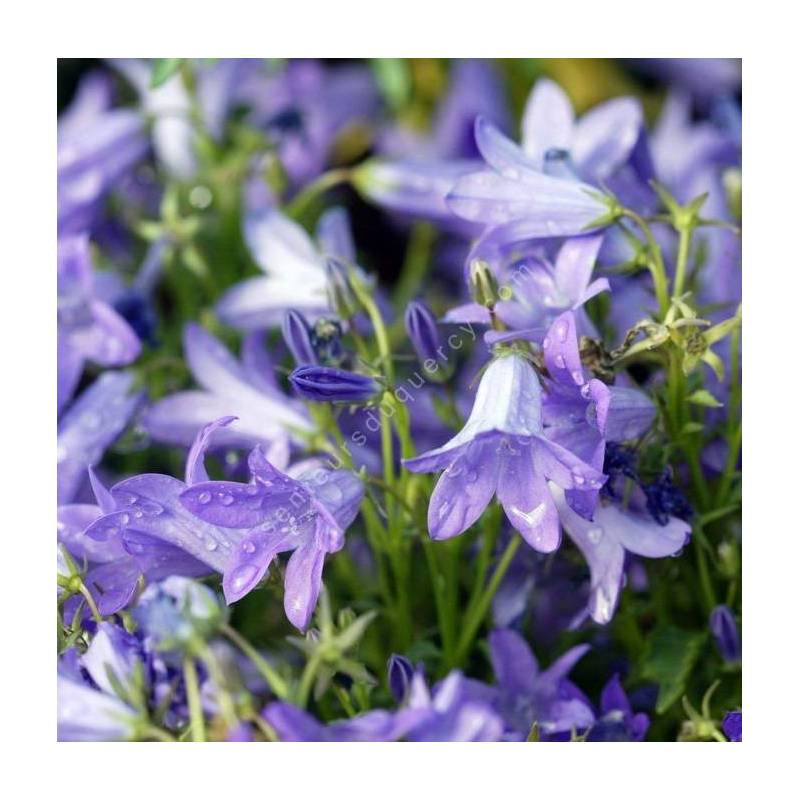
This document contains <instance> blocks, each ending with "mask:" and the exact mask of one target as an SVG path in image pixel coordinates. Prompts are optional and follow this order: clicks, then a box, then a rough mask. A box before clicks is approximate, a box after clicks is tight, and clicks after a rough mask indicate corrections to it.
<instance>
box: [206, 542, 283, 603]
mask: <svg viewBox="0 0 800 800" xmlns="http://www.w3.org/2000/svg"><path fill="white" fill-rule="evenodd" d="M296 543H297V542H296V537H294V536H293V535H292V534H276V533H274V532H273V531H270V532H265V531H262V530H254V531H250V533H248V534H246V535H245V536H244V538H243V539H242V540H241V542H239V544H238V545H237V547H236V548H235V550H234V552H233V555H232V556H231V559H230V561H229V563H228V564H227V566H226V568H225V571H224V573H223V576H222V590H223V592H224V593H225V600H226V602H227V603H229V604H230V603H234V602H236V601H237V600H239V599H240V598H242V597H244V596H245V595H246V594H247V593H248V592H250V591H251V590H252V589H253V588H254V587H255V586H256V584H257V583H258V582H259V581H260V580H261V579H262V578H263V577H264V574H265V573H266V571H267V568H268V567H269V565H270V564H271V563H272V560H273V559H274V558H275V556H276V555H277V554H278V553H281V552H283V551H284V550H291V549H292V548H293V547H294V546H295V545H296Z"/></svg>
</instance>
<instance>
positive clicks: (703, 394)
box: [687, 389, 722, 408]
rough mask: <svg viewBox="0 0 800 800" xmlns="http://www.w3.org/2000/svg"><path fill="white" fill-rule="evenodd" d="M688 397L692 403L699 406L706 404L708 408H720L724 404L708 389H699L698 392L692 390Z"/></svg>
mask: <svg viewBox="0 0 800 800" xmlns="http://www.w3.org/2000/svg"><path fill="white" fill-rule="evenodd" d="M687 399H688V400H689V402H690V403H695V404H696V405H698V406H706V407H708V408H720V406H722V403H720V402H719V400H717V398H716V397H714V395H713V394H711V392H709V391H708V390H707V389H698V390H697V391H696V392H692V393H691V394H690V395H689V397H688V398H687Z"/></svg>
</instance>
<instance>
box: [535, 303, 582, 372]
mask: <svg viewBox="0 0 800 800" xmlns="http://www.w3.org/2000/svg"><path fill="white" fill-rule="evenodd" d="M542 348H543V350H544V361H545V364H546V365H547V371H548V372H549V373H550V375H551V376H552V377H553V379H554V380H556V381H558V382H559V383H560V384H563V385H565V386H575V387H580V386H583V384H584V383H585V382H586V378H585V377H584V375H583V365H582V364H581V355H580V352H579V350H578V336H577V333H576V329H575V315H574V314H573V313H572V311H565V312H564V313H563V314H561V315H559V316H558V317H556V319H555V321H554V322H553V324H552V325H551V326H550V329H549V330H548V332H547V335H546V336H545V337H544V341H543V342H542Z"/></svg>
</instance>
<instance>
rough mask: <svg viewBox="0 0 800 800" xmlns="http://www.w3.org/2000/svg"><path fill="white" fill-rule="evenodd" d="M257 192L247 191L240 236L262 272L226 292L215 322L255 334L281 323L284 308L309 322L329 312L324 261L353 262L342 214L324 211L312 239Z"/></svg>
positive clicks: (344, 212)
mask: <svg viewBox="0 0 800 800" xmlns="http://www.w3.org/2000/svg"><path fill="white" fill-rule="evenodd" d="M260 192H261V189H260V187H255V188H252V189H248V190H247V191H246V198H247V199H246V206H247V212H246V215H245V219H244V236H245V240H246V242H247V245H248V247H249V248H250V252H251V254H252V256H253V259H254V260H255V262H256V264H257V265H258V267H259V268H260V269H261V270H262V271H263V272H264V273H265V274H264V275H262V276H259V277H256V278H246V279H245V280H243V281H241V282H240V283H237V284H236V285H235V286H232V287H231V288H230V289H228V290H227V291H226V292H225V293H224V294H223V295H222V297H221V298H220V300H219V302H218V303H217V313H218V314H219V317H220V319H221V320H222V321H223V322H225V323H226V324H228V325H232V326H233V327H236V328H240V329H242V330H258V329H261V328H269V327H275V326H277V325H280V323H281V321H282V319H283V315H284V312H285V311H286V310H287V309H289V308H294V309H297V310H298V311H301V312H302V313H303V314H305V315H306V316H307V317H308V318H309V319H310V320H313V319H314V318H316V317H317V316H319V315H321V314H324V313H326V312H330V311H333V310H334V309H331V308H330V305H329V301H328V292H327V290H328V275H327V272H326V263H327V259H328V258H329V257H335V258H338V259H339V260H340V261H343V262H344V263H346V264H350V265H354V264H355V258H356V255H355V247H354V245H353V240H352V236H351V234H350V223H349V220H348V217H347V212H346V211H345V210H344V209H341V208H332V209H329V210H328V211H326V212H325V213H324V214H323V215H322V216H321V217H320V220H319V222H318V223H317V231H316V241H314V240H312V239H311V237H310V236H309V235H308V234H307V233H306V232H305V230H304V229H303V228H302V227H301V226H300V225H298V224H297V223H296V222H294V221H293V220H291V219H290V218H289V217H288V216H286V215H285V214H283V212H281V211H279V210H278V209H277V208H276V207H275V206H274V205H272V204H271V203H270V202H268V201H266V200H265V199H264V198H263V197H261V196H260Z"/></svg>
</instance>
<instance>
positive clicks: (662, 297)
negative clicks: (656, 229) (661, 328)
mask: <svg viewBox="0 0 800 800" xmlns="http://www.w3.org/2000/svg"><path fill="white" fill-rule="evenodd" d="M622 216H624V217H627V218H628V219H630V220H632V221H633V222H635V223H636V225H637V226H638V228H639V230H641V232H642V233H643V234H644V237H645V239H646V240H647V248H648V250H649V251H650V258H648V260H647V266H648V269H649V270H650V274H651V275H652V276H653V288H654V290H655V293H656V299H657V300H658V310H659V313H660V315H661V318H662V319H663V318H664V317H665V316H666V314H667V311H669V292H668V291H667V271H666V269H665V267H664V258H663V257H662V255H661V248H660V247H659V246H658V242H657V241H656V239H655V237H654V236H653V231H652V230H650V226H649V225H648V224H647V222H646V221H645V220H644V219H643V218H642V217H641V216H639V214H637V213H636V212H635V211H631V210H630V209H628V208H626V209H624V210H623V212H622Z"/></svg>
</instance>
